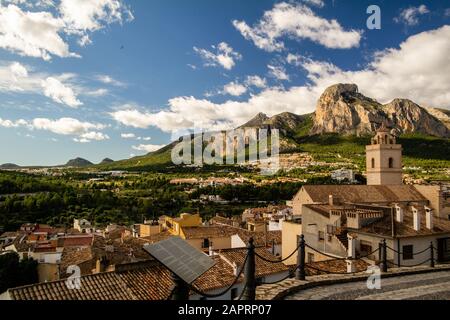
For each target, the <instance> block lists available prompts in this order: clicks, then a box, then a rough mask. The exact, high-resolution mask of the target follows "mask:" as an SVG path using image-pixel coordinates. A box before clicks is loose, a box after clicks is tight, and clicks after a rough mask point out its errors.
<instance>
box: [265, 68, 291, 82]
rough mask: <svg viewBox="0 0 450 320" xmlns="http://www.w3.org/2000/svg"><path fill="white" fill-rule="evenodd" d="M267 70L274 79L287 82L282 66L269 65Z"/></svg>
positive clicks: (287, 78)
mask: <svg viewBox="0 0 450 320" xmlns="http://www.w3.org/2000/svg"><path fill="white" fill-rule="evenodd" d="M267 68H268V69H269V74H270V75H271V76H272V77H274V78H275V79H278V80H287V81H289V75H288V74H287V73H286V69H284V68H283V67H282V66H272V65H270V64H269V65H268V66H267Z"/></svg>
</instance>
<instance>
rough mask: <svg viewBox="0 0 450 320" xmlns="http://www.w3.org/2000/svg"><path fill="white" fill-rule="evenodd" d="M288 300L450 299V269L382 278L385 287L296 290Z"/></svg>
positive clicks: (348, 285) (355, 285)
mask: <svg viewBox="0 0 450 320" xmlns="http://www.w3.org/2000/svg"><path fill="white" fill-rule="evenodd" d="M285 299H286V300H450V271H443V272H433V273H425V274H418V275H409V276H402V277H395V278H387V279H381V289H379V290H370V289H368V288H367V284H366V282H354V283H345V284H336V285H331V286H323V287H317V288H312V289H307V290H303V291H300V292H298V293H294V294H292V295H290V296H288V297H286V298H285Z"/></svg>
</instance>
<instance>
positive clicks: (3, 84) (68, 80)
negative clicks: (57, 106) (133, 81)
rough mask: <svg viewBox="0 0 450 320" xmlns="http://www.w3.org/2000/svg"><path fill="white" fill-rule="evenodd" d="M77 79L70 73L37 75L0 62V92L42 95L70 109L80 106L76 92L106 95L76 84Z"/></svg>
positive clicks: (25, 68) (16, 65) (13, 63)
mask: <svg viewBox="0 0 450 320" xmlns="http://www.w3.org/2000/svg"><path fill="white" fill-rule="evenodd" d="M77 77H78V76H77V75H76V74H72V73H63V74H59V75H56V74H53V75H49V74H46V73H38V72H35V71H34V70H32V69H30V67H28V66H25V65H23V64H21V63H19V62H6V63H5V62H0V92H2V91H3V92H20V93H28V94H39V95H44V96H46V97H48V98H50V99H52V100H53V101H55V102H57V103H61V104H65V105H67V106H69V107H72V108H76V107H78V106H80V105H82V102H81V101H80V100H79V99H78V97H77V95H78V92H80V93H81V94H84V95H88V96H95V97H99V96H104V95H106V94H107V93H108V91H107V90H106V89H97V90H91V89H89V88H86V87H84V86H82V85H80V84H77Z"/></svg>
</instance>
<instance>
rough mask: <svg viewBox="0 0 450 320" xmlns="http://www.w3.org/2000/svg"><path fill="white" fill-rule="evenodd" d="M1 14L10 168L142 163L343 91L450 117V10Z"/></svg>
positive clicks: (143, 9)
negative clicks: (174, 146) (142, 158)
mask: <svg viewBox="0 0 450 320" xmlns="http://www.w3.org/2000/svg"><path fill="white" fill-rule="evenodd" d="M372 4H376V5H378V6H379V7H380V8H381V17H382V20H381V30H369V29H367V27H366V20H367V18H368V16H369V15H368V14H366V9H367V7H368V6H369V5H372ZM0 5H1V7H0V143H1V144H2V152H1V153H0V163H7V162H12V163H17V164H20V165H56V164H62V163H65V162H66V161H67V160H68V159H71V158H74V157H78V156H80V157H83V158H86V159H89V160H91V161H93V162H99V161H101V160H102V159H103V158H105V157H110V158H112V159H115V160H119V159H124V158H129V157H131V156H133V155H142V154H145V153H147V152H149V151H153V150H155V149H157V148H158V147H159V146H161V145H164V144H166V143H168V142H170V140H171V139H173V138H174V137H177V136H178V135H179V134H180V132H182V130H184V129H188V128H192V127H194V126H195V127H201V128H204V129H205V130H212V129H218V128H220V129H225V128H232V127H235V126H237V125H239V124H241V123H244V122H245V121H247V120H249V119H250V118H251V117H252V116H254V115H256V114H257V113H258V112H265V113H267V114H268V115H274V114H277V113H280V112H284V111H290V112H295V113H299V114H302V113H308V112H312V111H314V108H315V102H316V101H317V99H318V98H319V96H320V93H321V92H323V90H324V89H325V88H326V87H327V86H329V85H331V84H333V83H336V82H354V83H357V84H358V85H359V87H360V90H361V91H362V92H363V93H364V94H367V95H369V96H371V97H373V98H376V99H378V100H379V101H380V102H383V103H384V102H389V101H390V100H392V99H394V98H396V97H401V98H409V99H412V100H414V101H416V102H417V103H419V104H421V105H423V106H432V107H440V108H447V109H449V108H450V96H449V94H448V92H450V76H449V74H450V60H449V59H450V58H449V57H450V55H449V54H448V52H450V1H350V0H334V1H326V0H324V1H321V0H297V1H266V0H246V1H238V0H227V1H218V0H217V1H216V0H192V1H182V0H178V1H177V0H151V1H143V0H123V1H121V0H53V1H52V0H36V1H21V0H2V1H0Z"/></svg>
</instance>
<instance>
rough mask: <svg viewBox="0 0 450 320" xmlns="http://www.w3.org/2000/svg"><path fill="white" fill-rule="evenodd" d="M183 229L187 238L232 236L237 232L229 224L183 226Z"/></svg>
mask: <svg viewBox="0 0 450 320" xmlns="http://www.w3.org/2000/svg"><path fill="white" fill-rule="evenodd" d="M181 229H182V232H183V233H184V236H185V237H186V240H189V239H204V238H221V237H231V236H232V235H233V234H236V231H235V230H233V229H234V228H229V227H227V226H209V227H182V228H181Z"/></svg>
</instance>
